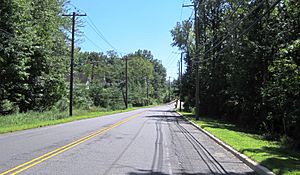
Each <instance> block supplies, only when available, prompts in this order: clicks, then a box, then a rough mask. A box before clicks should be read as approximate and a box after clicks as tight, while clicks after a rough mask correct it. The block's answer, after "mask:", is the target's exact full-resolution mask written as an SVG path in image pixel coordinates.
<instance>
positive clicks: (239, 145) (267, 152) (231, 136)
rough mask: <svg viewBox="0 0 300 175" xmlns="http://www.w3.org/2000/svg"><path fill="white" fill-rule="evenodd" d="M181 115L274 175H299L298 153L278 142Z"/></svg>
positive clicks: (218, 123)
mask: <svg viewBox="0 0 300 175" xmlns="http://www.w3.org/2000/svg"><path fill="white" fill-rule="evenodd" d="M181 114H182V115H184V116H185V117H187V118H188V119H189V120H191V121H193V122H194V123H196V124H197V125H199V126H200V127H201V128H203V129H205V130H206V131H208V132H210V133H211V134H213V135H214V136H216V137H218V138H219V139H220V140H222V141H224V142H225V143H227V144H228V145H230V146H231V147H233V148H234V149H235V150H237V151H239V152H241V153H243V154H245V155H246V156H248V157H249V158H250V159H252V160H254V161H256V162H258V163H260V164H261V165H263V166H265V167H267V168H268V169H270V170H271V171H273V172H274V173H275V174H279V175H299V174H300V152H297V151H294V150H291V149H288V148H284V147H282V146H281V144H280V143H279V142H275V141H266V140H264V139H263V138H262V137H261V136H260V135H256V134H249V133H247V132H243V131H241V128H238V127H236V126H235V125H232V124H228V123H226V122H224V121H220V120H215V119H210V118H201V119H200V120H198V121H196V120H195V119H194V117H193V115H192V114H191V113H185V112H182V113H181Z"/></svg>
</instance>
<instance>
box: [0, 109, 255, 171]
mask: <svg viewBox="0 0 300 175" xmlns="http://www.w3.org/2000/svg"><path fill="white" fill-rule="evenodd" d="M172 108H173V105H165V106H160V107H154V108H147V109H139V110H135V111H131V112H126V113H121V114H115V115H109V116H103V117H99V118H94V119H87V120H81V121H75V122H71V123H67V124H61V125H56V126H50V127H44V128H38V129H32V130H26V131H21V132H15V133H9V134H3V135H0V175H4V174H14V173H15V174H30V175H31V174H38V175H41V174H58V175H62V174H79V175H86V174H93V175H94V174H129V175H136V174H158V175H164V174H199V175H209V174H214V175H221V174H232V175H250V174H251V175H252V174H255V173H254V172H253V170H252V169H250V168H249V167H248V166H246V165H245V164H244V163H242V162H241V161H240V160H239V159H237V158H236V157H234V156H233V155H232V154H231V153H229V152H227V151H226V150H225V149H223V148H222V147H221V146H219V145H218V144H217V143H215V142H214V141H213V140H211V139H210V138H209V137H207V136H206V135H205V134H204V133H202V132H201V131H199V130H198V129H196V128H195V127H194V126H192V125H190V124H188V123H187V122H186V121H184V120H183V119H181V117H179V116H178V114H176V113H175V112H174V111H173V109H172Z"/></svg>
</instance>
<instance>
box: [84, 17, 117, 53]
mask: <svg viewBox="0 0 300 175" xmlns="http://www.w3.org/2000/svg"><path fill="white" fill-rule="evenodd" d="M88 20H89V21H90V23H91V24H89V22H87V23H88V24H89V25H90V26H91V27H92V29H93V30H94V31H95V32H96V33H97V34H98V36H99V37H100V38H101V39H102V40H103V41H104V42H105V43H106V44H108V45H109V46H110V47H111V48H113V49H114V50H115V51H118V49H116V48H115V47H114V46H113V45H112V44H111V43H110V42H109V41H108V40H107V39H106V38H105V36H104V35H103V34H102V32H101V31H100V30H99V29H98V28H97V27H96V25H95V24H94V22H93V21H92V19H91V18H90V17H88Z"/></svg>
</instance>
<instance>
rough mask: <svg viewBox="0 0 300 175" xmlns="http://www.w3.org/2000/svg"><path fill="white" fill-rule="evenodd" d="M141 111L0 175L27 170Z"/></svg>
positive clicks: (128, 119) (13, 174) (122, 122)
mask: <svg viewBox="0 0 300 175" xmlns="http://www.w3.org/2000/svg"><path fill="white" fill-rule="evenodd" d="M142 113H144V111H143V112H141V113H138V114H136V115H133V116H131V117H128V118H126V119H124V120H121V121H119V122H117V123H115V124H113V125H111V126H109V127H106V128H102V129H101V130H99V131H96V132H94V133H92V134H90V135H87V136H85V137H83V138H81V139H78V140H76V141H73V142H71V143H69V144H67V145H65V146H62V147H60V148H57V149H55V150H53V151H51V152H48V153H46V154H44V155H42V156H40V157H37V158H35V159H32V160H30V161H28V162H25V163H23V164H21V165H19V166H16V167H14V168H12V169H10V170H7V171H5V172H3V173H1V174H0V175H7V174H12V175H15V174H19V173H21V172H22V171H25V170H27V169H28V168H31V167H33V166H35V165H37V164H39V163H41V162H43V161H45V160H48V159H50V158H52V157H54V156H56V155H58V154H61V153H63V152H65V151H67V150H69V149H71V148H73V147H75V146H77V145H79V144H81V143H83V142H86V141H88V140H90V139H92V138H94V137H96V136H98V135H101V134H103V133H105V132H107V131H109V130H111V129H113V128H115V127H117V126H120V125H122V124H124V123H126V122H128V121H130V120H132V119H134V118H136V117H138V116H140V115H141V114H142Z"/></svg>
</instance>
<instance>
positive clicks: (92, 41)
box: [84, 35, 103, 50]
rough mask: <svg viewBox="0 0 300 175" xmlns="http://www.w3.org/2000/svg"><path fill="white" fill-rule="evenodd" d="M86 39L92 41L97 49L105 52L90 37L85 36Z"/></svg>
mask: <svg viewBox="0 0 300 175" xmlns="http://www.w3.org/2000/svg"><path fill="white" fill-rule="evenodd" d="M84 37H85V38H86V39H87V40H88V41H90V42H91V43H92V44H93V45H94V46H95V47H97V48H98V49H100V50H103V49H102V48H101V47H100V46H98V45H97V44H96V43H95V42H94V41H92V40H91V39H90V38H89V37H88V36H86V35H84Z"/></svg>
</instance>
